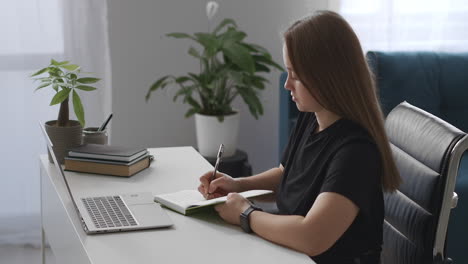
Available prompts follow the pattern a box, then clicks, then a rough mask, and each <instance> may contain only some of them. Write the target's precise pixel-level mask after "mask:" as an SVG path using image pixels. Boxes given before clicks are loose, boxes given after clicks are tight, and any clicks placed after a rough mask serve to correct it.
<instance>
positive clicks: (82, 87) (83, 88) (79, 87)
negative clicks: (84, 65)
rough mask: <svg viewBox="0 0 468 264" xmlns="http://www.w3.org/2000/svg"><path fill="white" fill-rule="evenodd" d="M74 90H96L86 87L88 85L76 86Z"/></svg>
mask: <svg viewBox="0 0 468 264" xmlns="http://www.w3.org/2000/svg"><path fill="white" fill-rule="evenodd" d="M75 88H76V89H80V90H83V91H94V90H96V88H95V87H92V86H88V85H78V86H76V87H75Z"/></svg>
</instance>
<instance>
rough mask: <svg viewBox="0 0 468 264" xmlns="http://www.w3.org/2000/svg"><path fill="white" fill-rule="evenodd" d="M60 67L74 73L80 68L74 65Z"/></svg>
mask: <svg viewBox="0 0 468 264" xmlns="http://www.w3.org/2000/svg"><path fill="white" fill-rule="evenodd" d="M60 67H62V68H64V69H67V70H69V71H76V70H77V69H79V68H80V66H78V65H76V64H68V65H60Z"/></svg>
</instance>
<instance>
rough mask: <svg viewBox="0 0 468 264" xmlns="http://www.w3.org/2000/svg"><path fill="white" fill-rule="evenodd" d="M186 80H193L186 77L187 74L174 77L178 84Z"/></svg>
mask: <svg viewBox="0 0 468 264" xmlns="http://www.w3.org/2000/svg"><path fill="white" fill-rule="evenodd" d="M187 81H193V80H192V78H190V77H187V76H181V77H177V78H176V79H175V82H176V83H178V84H181V83H184V82H187Z"/></svg>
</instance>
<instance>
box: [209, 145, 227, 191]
mask: <svg viewBox="0 0 468 264" xmlns="http://www.w3.org/2000/svg"><path fill="white" fill-rule="evenodd" d="M223 153H224V145H223V144H221V145H219V150H218V155H216V163H215V166H214V171H213V174H212V175H211V178H210V182H212V181H213V180H214V179H215V178H216V172H217V171H218V166H219V163H221V159H222V158H223ZM208 194H211V193H208Z"/></svg>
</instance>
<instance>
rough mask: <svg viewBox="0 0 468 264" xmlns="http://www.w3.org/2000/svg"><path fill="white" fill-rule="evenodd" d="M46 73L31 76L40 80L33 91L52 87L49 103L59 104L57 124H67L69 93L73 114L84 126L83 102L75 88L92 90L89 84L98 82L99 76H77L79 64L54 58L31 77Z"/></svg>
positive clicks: (93, 88)
mask: <svg viewBox="0 0 468 264" xmlns="http://www.w3.org/2000/svg"><path fill="white" fill-rule="evenodd" d="M45 73H47V74H48V76H46V77H38V78H33V79H34V80H37V81H40V82H41V84H40V85H39V87H37V88H36V90H35V91H37V90H39V89H42V88H45V87H49V86H50V87H52V88H53V89H54V90H55V92H56V94H55V96H54V97H53V98H52V101H51V102H50V105H56V104H60V110H59V115H58V118H57V126H62V127H63V126H67V124H68V121H69V118H70V117H69V109H68V108H69V107H68V101H69V99H68V98H69V97H70V94H72V100H73V109H74V110H75V115H76V117H77V118H78V121H79V122H80V124H81V126H82V127H84V126H85V116H84V110H83V104H82V103H81V99H80V96H79V95H78V93H77V90H82V91H93V90H96V88H95V87H92V86H89V85H88V84H93V83H96V82H98V81H99V80H100V79H99V78H93V77H79V76H78V75H79V73H80V66H78V65H76V64H70V62H69V61H61V62H58V61H56V60H54V59H51V60H50V65H49V66H47V67H45V68H43V69H40V70H39V71H37V72H36V73H33V74H32V75H31V77H35V76H39V75H42V74H45Z"/></svg>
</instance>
